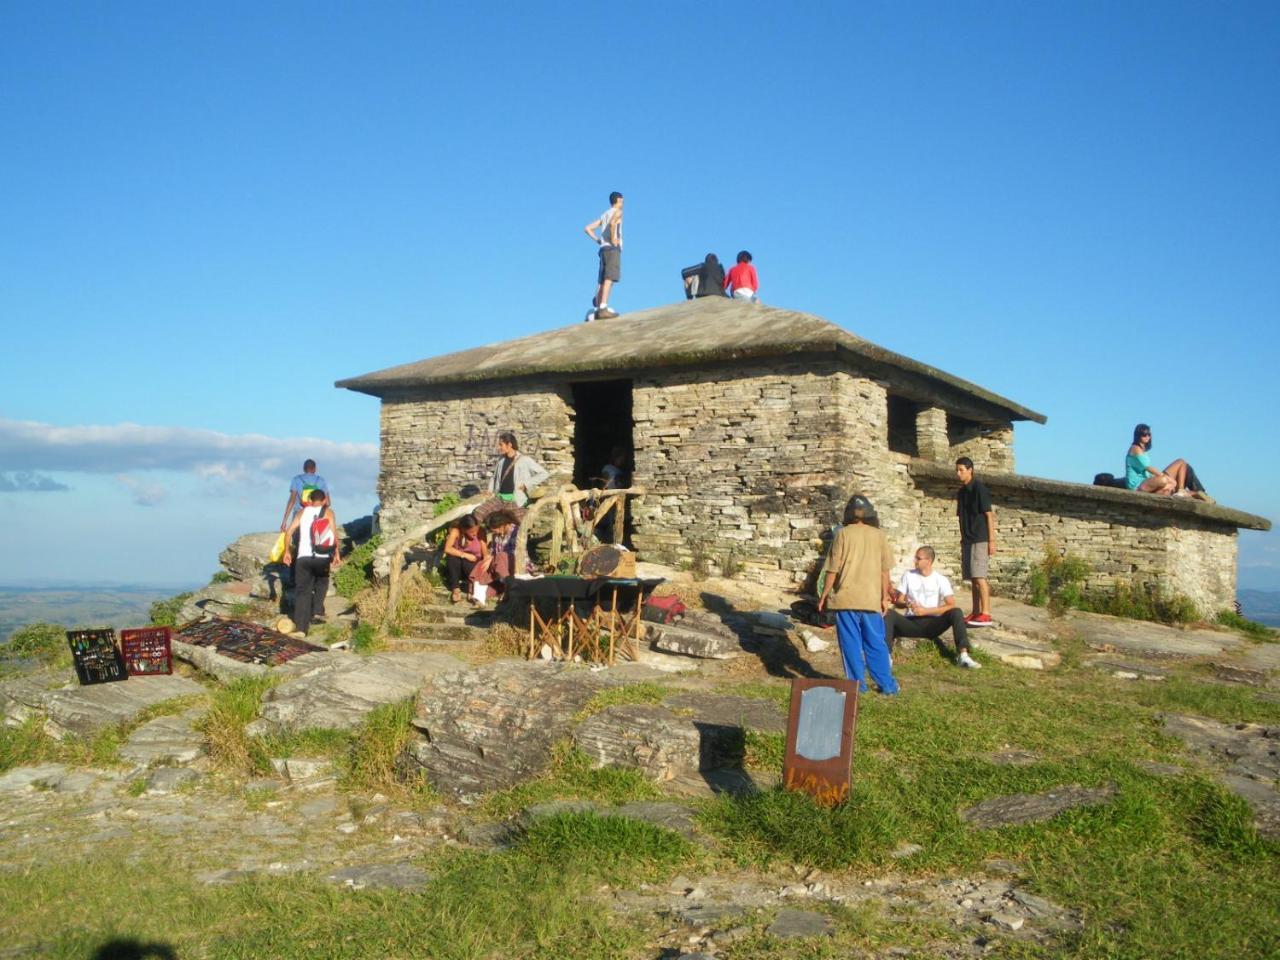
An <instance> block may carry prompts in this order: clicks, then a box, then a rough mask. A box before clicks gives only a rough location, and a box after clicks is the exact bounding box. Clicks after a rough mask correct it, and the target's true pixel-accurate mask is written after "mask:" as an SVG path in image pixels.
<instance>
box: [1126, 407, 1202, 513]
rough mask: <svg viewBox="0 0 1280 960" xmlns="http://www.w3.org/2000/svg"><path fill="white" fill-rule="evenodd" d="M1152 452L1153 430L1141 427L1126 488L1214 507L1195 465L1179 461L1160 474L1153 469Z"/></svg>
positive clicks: (1135, 434)
mask: <svg viewBox="0 0 1280 960" xmlns="http://www.w3.org/2000/svg"><path fill="white" fill-rule="evenodd" d="M1150 451H1151V427H1149V426H1148V425H1147V424H1145V423H1140V424H1138V425H1137V426H1136V427H1134V428H1133V446H1131V447H1130V448H1129V452H1128V453H1127V454H1126V455H1125V458H1124V478H1125V485H1126V486H1128V488H1129V489H1130V490H1138V491H1140V492H1142V493H1154V494H1156V495H1158V496H1161V497H1195V498H1196V499H1197V500H1203V501H1205V502H1206V503H1213V498H1212V497H1210V496H1209V494H1207V493H1205V489H1204V484H1202V483H1201V482H1200V478H1199V477H1197V476H1196V471H1195V469H1194V468H1193V467H1192V466H1191V464H1189V463H1187V461H1185V460H1182V459H1178V460H1175V461H1173V463H1171V464H1169V465H1168V466H1167V467H1165V468H1164V469H1163V470H1157V469H1156V468H1155V467H1153V466H1151V456H1150Z"/></svg>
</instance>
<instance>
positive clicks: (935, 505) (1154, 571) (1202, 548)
mask: <svg viewBox="0 0 1280 960" xmlns="http://www.w3.org/2000/svg"><path fill="white" fill-rule="evenodd" d="M912 473H913V480H914V488H915V490H916V493H917V495H918V497H919V502H920V506H919V517H920V519H919V528H918V536H919V541H918V542H919V543H928V544H931V545H932V546H933V547H934V548H935V549H936V550H937V551H938V566H939V569H940V570H941V571H942V572H943V573H945V574H946V575H947V576H948V577H951V578H952V580H953V581H955V585H956V587H957V590H959V575H960V557H959V532H958V527H957V523H956V516H955V490H956V483H955V481H954V480H952V479H947V478H946V477H945V476H943V475H941V473H940V471H939V472H937V474H936V475H928V474H924V475H922V471H920V470H919V469H916V468H913V470H912ZM984 479H985V481H986V483H987V486H988V487H989V489H990V490H991V496H992V501H993V503H994V506H995V511H996V531H997V534H996V543H997V549H996V555H995V557H994V558H992V566H991V577H990V579H991V585H992V590H993V591H994V592H995V593H997V594H999V595H1002V596H1014V597H1025V596H1026V595H1027V594H1028V592H1029V585H1028V579H1029V576H1030V573H1031V570H1032V569H1033V568H1034V567H1035V566H1036V565H1037V564H1038V563H1039V562H1040V561H1041V559H1042V558H1043V557H1044V554H1045V549H1046V546H1048V545H1052V546H1053V548H1054V549H1056V550H1059V551H1067V552H1069V553H1071V554H1074V555H1075V556H1077V557H1080V558H1081V559H1082V560H1084V561H1085V562H1086V563H1087V564H1088V565H1089V567H1090V570H1091V571H1092V572H1091V574H1090V576H1089V578H1088V580H1087V581H1086V588H1087V589H1090V590H1095V591H1100V592H1103V591H1108V590H1110V589H1111V588H1112V587H1113V586H1114V585H1115V584H1116V583H1117V582H1121V581H1123V582H1127V583H1129V584H1135V585H1136V584H1157V585H1158V586H1159V587H1160V588H1161V589H1162V590H1164V591H1165V592H1166V593H1168V594H1175V593H1181V594H1184V595H1186V596H1187V597H1189V598H1190V599H1191V600H1192V601H1193V602H1194V603H1195V604H1196V606H1197V607H1198V608H1199V609H1200V610H1201V612H1202V613H1206V614H1211V613H1214V612H1216V611H1218V610H1222V609H1227V608H1230V606H1231V603H1232V601H1234V600H1235V588H1236V582H1235V581H1236V530H1235V527H1234V526H1229V525H1226V524H1223V523H1217V522H1213V521H1212V520H1209V519H1201V518H1199V517H1196V516H1185V517H1184V516H1178V517H1176V518H1174V517H1171V516H1169V515H1168V514H1167V513H1166V512H1164V511H1162V510H1157V509H1153V506H1160V505H1153V504H1152V503H1151V502H1143V501H1142V500H1141V499H1139V498H1138V495H1137V494H1127V493H1126V494H1125V497H1128V496H1132V497H1133V498H1134V502H1133V503H1131V504H1129V503H1125V502H1123V498H1122V499H1120V500H1117V499H1115V498H1102V497H1098V496H1094V495H1092V491H1091V490H1090V488H1087V487H1086V488H1084V489H1083V490H1080V491H1071V490H1066V489H1063V490H1059V489H1056V488H1059V487H1061V488H1068V487H1078V486H1080V485H1075V484H1059V483H1055V482H1052V481H1040V480H1036V479H1034V478H1027V477H1008V478H1005V477H999V476H997V475H994V474H992V475H988V476H986V477H984ZM1119 493H1123V492H1121V491H1117V494H1119ZM960 594H961V603H962V605H965V606H967V603H966V601H965V600H964V595H965V593H964V591H960Z"/></svg>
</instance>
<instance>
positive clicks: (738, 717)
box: [664, 691, 787, 733]
mask: <svg viewBox="0 0 1280 960" xmlns="http://www.w3.org/2000/svg"><path fill="white" fill-rule="evenodd" d="M664 705H665V706H667V707H670V708H671V709H673V710H678V711H682V712H683V711H691V712H692V713H693V714H694V716H696V717H697V718H698V719H699V720H702V721H705V722H708V723H721V724H725V725H736V726H740V727H744V728H745V729H747V730H753V731H755V732H757V733H786V732H787V715H786V713H784V712H783V709H782V708H781V707H780V706H778V705H777V704H776V703H774V702H773V701H772V700H761V699H759V698H758V697H733V696H724V695H721V694H715V693H697V692H693V691H690V692H687V693H677V694H675V695H674V696H670V697H668V698H667V699H666V700H665V701H664Z"/></svg>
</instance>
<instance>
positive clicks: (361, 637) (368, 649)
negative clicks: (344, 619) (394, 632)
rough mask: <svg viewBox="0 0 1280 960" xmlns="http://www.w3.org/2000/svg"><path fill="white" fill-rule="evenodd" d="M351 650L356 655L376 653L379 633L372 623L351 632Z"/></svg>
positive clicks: (362, 625) (363, 624)
mask: <svg viewBox="0 0 1280 960" xmlns="http://www.w3.org/2000/svg"><path fill="white" fill-rule="evenodd" d="M351 649H352V651H353V652H355V653H375V652H376V651H377V650H378V631H377V629H376V628H375V627H374V625H373V624H371V623H362V624H360V625H359V626H357V627H356V628H355V629H354V630H353V631H351Z"/></svg>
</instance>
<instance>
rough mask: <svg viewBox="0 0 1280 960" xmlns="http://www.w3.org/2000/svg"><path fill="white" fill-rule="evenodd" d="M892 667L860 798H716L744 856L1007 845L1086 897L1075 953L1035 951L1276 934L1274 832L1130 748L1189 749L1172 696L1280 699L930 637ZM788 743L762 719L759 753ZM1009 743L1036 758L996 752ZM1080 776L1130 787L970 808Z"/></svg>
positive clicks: (1141, 949) (865, 759)
mask: <svg viewBox="0 0 1280 960" xmlns="http://www.w3.org/2000/svg"><path fill="white" fill-rule="evenodd" d="M896 670H897V673H898V675H899V678H900V680H901V681H902V682H903V690H904V692H903V694H902V695H901V696H900V697H898V698H894V699H887V698H882V697H875V696H868V697H864V698H862V700H861V703H860V707H859V718H858V733H857V737H858V739H857V747H856V754H855V758H854V776H853V784H852V791H851V797H850V800H849V801H848V802H847V803H846V804H844V805H843V806H841V807H839V808H836V809H834V810H831V809H826V808H823V807H820V806H818V805H817V804H815V803H813V802H812V801H811V800H810V799H809V798H808V797H806V796H804V795H800V794H794V793H790V792H786V791H782V790H773V791H768V792H764V793H761V794H757V795H755V796H752V797H747V798H742V799H732V798H724V797H722V798H719V799H717V800H716V801H715V802H713V803H712V804H711V805H709V807H708V808H707V809H706V810H705V811H704V812H703V814H702V822H703V824H704V826H705V827H706V828H707V829H708V830H709V831H710V832H712V833H713V834H714V835H716V836H719V837H720V838H721V839H722V841H723V844H724V850H725V853H726V854H727V855H728V856H729V857H731V858H732V859H733V860H734V861H735V862H736V863H738V864H740V865H743V866H770V865H777V864H785V863H795V864H800V865H804V866H809V865H814V866H819V867H822V868H824V869H826V870H829V871H840V870H848V869H852V870H855V871H857V872H858V873H859V874H861V873H865V872H871V873H874V872H875V871H877V870H883V869H888V868H890V867H892V868H895V869H903V868H907V869H910V870H914V871H919V872H923V873H929V874H948V875H950V874H954V873H956V872H972V871H980V870H981V869H982V864H983V862H984V861H985V860H987V859H989V858H992V857H1000V858H1005V859H1011V860H1014V861H1017V862H1019V863H1021V864H1023V865H1024V868H1025V869H1026V870H1027V872H1028V874H1029V876H1030V879H1031V882H1032V885H1033V889H1034V890H1036V891H1037V892H1039V893H1041V894H1042V895H1044V896H1047V897H1049V898H1050V899H1052V900H1054V901H1056V902H1058V903H1061V904H1064V905H1068V906H1072V907H1075V908H1076V909H1079V910H1080V911H1081V914H1082V920H1083V928H1082V930H1081V931H1080V932H1079V933H1078V934H1076V935H1073V936H1072V937H1071V938H1070V943H1069V945H1070V949H1069V950H1067V951H1065V953H1056V954H1055V953H1054V952H1053V951H1048V950H1046V951H1045V952H1044V953H1037V952H1036V951H1035V950H1034V949H1032V948H1031V947H1025V949H1026V950H1027V951H1028V954H1027V955H1037V956H1039V955H1043V956H1054V955H1071V956H1081V957H1097V958H1111V957H1133V958H1140V957H1154V956H1196V957H1224V958H1228V957H1239V956H1262V955H1264V952H1262V951H1261V944H1263V943H1264V942H1267V941H1268V938H1271V939H1272V941H1274V938H1276V937H1280V920H1278V919H1277V915H1276V912H1275V910H1274V904H1275V903H1277V902H1280V871H1278V870H1277V869H1276V864H1277V855H1278V854H1280V847H1278V846H1277V845H1276V844H1274V843H1269V842H1266V841H1264V840H1261V839H1260V838H1259V837H1258V835H1257V833H1256V831H1255V830H1254V828H1253V826H1252V817H1251V814H1250V812H1249V810H1248V808H1247V806H1246V805H1245V804H1244V802H1243V801H1242V800H1240V799H1239V798H1237V797H1235V796H1234V795H1233V794H1230V793H1228V792H1227V791H1226V790H1225V789H1224V788H1223V787H1221V786H1220V785H1219V784H1217V783H1216V782H1213V781H1210V780H1207V779H1203V778H1200V777H1197V776H1194V775H1188V776H1184V777H1178V778H1173V779H1167V778H1159V777H1156V776H1153V775H1151V774H1148V773H1147V772H1145V771H1144V770H1143V769H1142V768H1141V767H1139V766H1138V765H1137V763H1136V761H1138V760H1169V759H1173V758H1176V757H1179V756H1181V754H1180V751H1179V748H1178V747H1177V746H1176V745H1175V744H1174V742H1173V741H1171V740H1170V739H1168V738H1166V737H1165V736H1163V735H1162V734H1161V732H1160V727H1159V723H1158V719H1157V714H1158V713H1160V712H1164V711H1179V712H1189V713H1195V714H1197V715H1202V716H1210V717H1215V718H1217V719H1219V720H1223V721H1228V722H1230V721H1239V720H1254V721H1258V722H1275V721H1276V720H1277V719H1280V705H1276V704H1274V703H1268V702H1264V701H1262V700H1260V699H1258V698H1257V697H1256V695H1255V693H1254V692H1253V691H1251V690H1249V689H1248V688H1243V687H1233V686H1228V685H1223V684H1205V683H1198V682H1196V681H1195V680H1194V679H1192V678H1190V677H1188V676H1184V675H1182V674H1181V673H1178V674H1175V675H1174V676H1171V677H1170V679H1168V680H1166V681H1164V682H1162V683H1152V682H1134V681H1121V680H1114V679H1112V678H1110V677H1105V676H1099V675H1098V674H1096V673H1094V672H1093V671H1086V670H1080V671H1057V672H1048V673H1044V674H1033V673H1031V672H1028V671H1019V670H1013V669H1009V668H1006V667H1002V666H1001V665H999V664H990V665H989V666H988V669H986V670H983V671H981V673H979V674H960V673H959V672H957V671H955V670H953V669H950V668H949V667H948V666H947V665H946V664H945V663H943V662H942V661H941V660H940V659H939V658H937V657H933V656H931V655H928V654H921V653H917V654H915V655H912V656H910V657H907V658H902V660H901V661H900V662H899V663H898V664H897V665H896ZM765 686H766V688H767V687H769V686H777V687H778V688H779V689H780V690H786V686H785V685H783V684H781V683H779V684H766V685H765ZM730 689H731V690H732V692H736V693H739V694H746V695H751V693H752V690H751V689H750V688H749V687H743V686H742V685H739V686H737V687H735V688H726V692H728V691H729V690H730ZM755 692H756V693H757V694H767V692H768V691H767V689H766V690H757V691H755ZM776 696H779V697H783V700H782V701H781V702H785V697H784V696H783V695H782V694H778V695H776ZM777 748H778V743H777V741H776V740H770V739H769V738H766V737H760V736H756V737H753V738H752V739H751V740H749V743H748V757H749V759H750V757H751V754H752V752H753V751H756V752H758V753H759V754H760V755H761V756H762V757H763V758H764V759H765V760H767V762H768V763H770V764H772V763H774V762H775V761H776V760H777ZM1006 748H1015V749H1020V750H1025V751H1030V752H1032V753H1035V754H1037V755H1038V756H1039V757H1040V758H1041V760H1040V761H1039V762H1037V763H1033V764H1031V765H1029V766H1010V765H999V764H995V763H992V762H991V761H990V755H991V754H993V753H995V752H998V751H1001V750H1004V749H1006ZM1068 783H1077V784H1081V785H1084V786H1097V785H1100V784H1104V783H1114V784H1116V785H1117V787H1118V790H1119V793H1118V795H1117V797H1116V798H1115V799H1114V800H1112V801H1110V802H1108V803H1105V804H1102V805H1100V806H1096V807H1090V808H1081V809H1077V810H1072V811H1068V812H1067V813H1064V814H1062V815H1060V816H1058V817H1056V818H1054V819H1053V820H1050V821H1048V822H1045V823H1040V824H1031V825H1025V826H1019V827H1008V828H1004V829H999V830H992V831H984V830H976V829H974V828H971V827H969V826H968V825H967V824H966V823H965V822H964V821H963V820H961V818H960V816H959V814H960V811H961V810H962V809H964V808H965V807H968V806H970V805H972V804H974V803H977V802H978V801H980V800H983V799H986V798H989V797H994V796H1001V795H1005V794H1010V793H1034V792H1039V791H1043V790H1046V789H1048V788H1050V787H1053V786H1057V785H1061V784H1068ZM907 842H910V843H917V844H920V845H921V846H922V847H923V848H924V849H923V851H922V852H921V853H918V854H916V855H915V856H913V857H912V858H911V859H910V860H909V861H907V862H905V863H900V862H898V861H894V860H892V859H891V858H890V857H889V854H890V853H891V852H892V851H893V850H894V849H895V848H896V847H898V846H899V845H901V844H903V843H907ZM1268 903H1270V904H1271V905H1272V906H1271V907H1265V906H1264V905H1265V904H1268ZM1250 946H1252V952H1251V951H1250V949H1249V947H1250ZM734 955H735V954H734V953H733V952H732V951H731V952H730V953H728V954H727V956H734ZM766 955H769V954H766ZM814 955H815V956H818V955H821V954H814Z"/></svg>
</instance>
